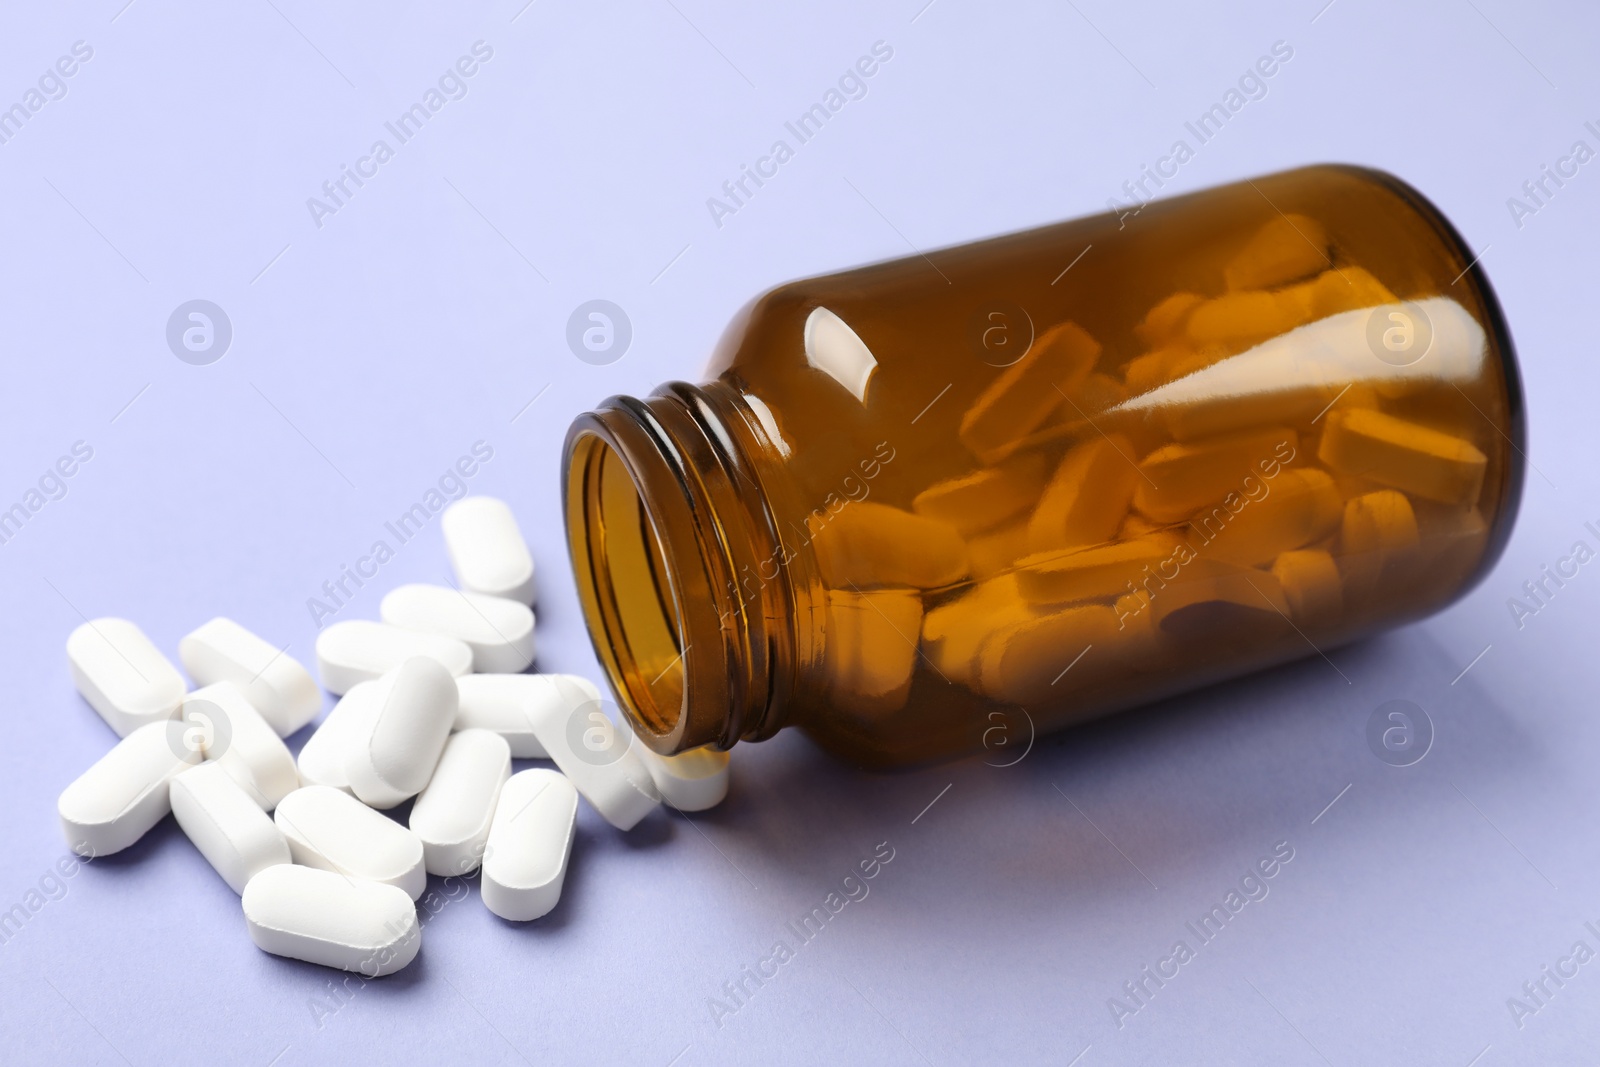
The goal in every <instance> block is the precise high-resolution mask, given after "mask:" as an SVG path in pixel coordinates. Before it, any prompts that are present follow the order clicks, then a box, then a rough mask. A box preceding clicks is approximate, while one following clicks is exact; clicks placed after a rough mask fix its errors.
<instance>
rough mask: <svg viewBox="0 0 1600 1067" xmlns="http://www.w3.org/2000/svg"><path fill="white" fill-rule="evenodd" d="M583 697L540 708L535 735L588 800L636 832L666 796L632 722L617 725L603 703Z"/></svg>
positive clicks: (572, 688)
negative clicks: (643, 753) (648, 764)
mask: <svg viewBox="0 0 1600 1067" xmlns="http://www.w3.org/2000/svg"><path fill="white" fill-rule="evenodd" d="M557 684H558V687H559V688H561V689H562V690H563V691H564V692H566V693H569V694H579V693H583V690H582V689H581V688H580V687H579V686H577V685H575V684H573V683H557ZM583 695H584V699H578V700H569V701H561V702H555V701H552V702H550V703H549V704H547V705H545V706H543V707H540V708H536V709H534V713H533V714H534V718H533V730H534V733H535V734H537V735H538V737H539V743H540V744H541V745H543V746H544V750H545V752H546V753H548V754H549V756H550V758H551V759H553V760H555V762H556V766H557V767H560V768H561V773H562V774H564V775H566V776H567V777H568V778H570V779H571V780H572V784H573V785H574V786H576V787H577V789H578V792H580V793H582V794H583V799H585V800H587V801H588V802H589V803H590V804H592V805H594V808H595V810H596V811H598V812H599V813H600V814H601V816H602V817H603V818H604V819H605V820H606V821H607V822H609V823H610V824H611V825H612V826H615V827H616V828H617V829H619V830H631V829H633V828H634V827H635V826H636V825H638V823H639V820H640V819H643V818H644V817H645V816H646V815H648V814H650V812H652V811H653V810H655V808H656V806H657V805H659V804H660V803H661V794H660V793H658V792H656V786H655V782H654V781H652V780H651V778H650V771H649V769H648V768H646V767H645V765H644V760H643V759H641V758H640V757H639V753H638V751H637V750H638V749H639V748H642V747H643V746H641V745H639V743H638V742H637V741H635V740H634V737H633V732H632V731H631V730H630V729H629V728H628V726H627V724H625V723H624V724H623V725H622V726H620V727H619V726H617V725H616V724H615V723H613V722H612V721H611V720H610V719H609V718H608V717H607V716H606V713H605V711H604V704H603V703H602V702H601V701H600V700H591V699H587V694H586V693H584V694H583Z"/></svg>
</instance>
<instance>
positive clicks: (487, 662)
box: [378, 583, 534, 673]
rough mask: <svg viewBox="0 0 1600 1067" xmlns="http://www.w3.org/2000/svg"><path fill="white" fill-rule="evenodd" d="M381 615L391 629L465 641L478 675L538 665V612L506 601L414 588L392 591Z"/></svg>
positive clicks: (443, 587) (457, 591)
mask: <svg viewBox="0 0 1600 1067" xmlns="http://www.w3.org/2000/svg"><path fill="white" fill-rule="evenodd" d="M378 614H379V615H380V616H382V618H383V621H384V622H386V623H388V624H389V625H390V626H399V627H401V628H403V629H406V630H416V631H417V632H419V633H427V634H438V635H439V636H441V637H453V638H455V639H456V640H457V641H461V642H464V643H465V644H466V646H467V647H468V648H470V649H472V669H473V670H475V671H502V672H508V673H509V672H514V671H523V670H527V669H528V665H529V664H531V663H532V662H533V653H534V644H533V609H531V608H529V607H528V605H526V604H521V603H518V602H517V601H515V600H507V599H506V598H505V597H503V596H489V595H488V594H486V593H469V592H466V591H464V590H460V589H451V588H450V587H449V586H447V585H422V584H419V583H414V584H411V585H402V586H401V587H400V588H398V589H394V590H391V591H390V592H389V593H388V594H387V595H386V596H385V597H384V598H383V601H382V602H381V603H380V604H379V605H378Z"/></svg>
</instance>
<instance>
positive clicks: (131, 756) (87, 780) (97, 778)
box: [56, 722, 200, 857]
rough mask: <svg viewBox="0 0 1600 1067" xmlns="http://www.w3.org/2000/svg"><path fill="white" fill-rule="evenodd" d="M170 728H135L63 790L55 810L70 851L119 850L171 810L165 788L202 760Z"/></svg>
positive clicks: (160, 724) (82, 853)
mask: <svg viewBox="0 0 1600 1067" xmlns="http://www.w3.org/2000/svg"><path fill="white" fill-rule="evenodd" d="M173 725H174V724H173V723H171V722H153V723H149V724H148V725H145V726H141V727H139V728H138V729H137V730H135V731H133V732H132V733H130V734H129V735H128V736H127V737H124V738H123V739H122V740H121V741H118V742H117V744H116V745H115V746H114V747H113V748H112V749H111V751H110V752H107V753H106V754H105V755H104V756H101V757H100V759H99V761H97V762H96V763H95V765H94V766H92V767H90V768H89V769H88V770H86V771H84V772H83V774H81V775H79V776H78V778H77V780H76V781H74V782H73V783H72V784H71V785H69V786H67V788H66V789H64V790H62V791H61V798H60V799H59V800H58V801H56V812H57V814H59V815H60V817H61V831H62V833H64V834H65V835H66V837H67V844H68V845H69V846H71V848H72V851H74V852H76V853H77V854H78V855H80V856H91V857H94V856H109V855H110V854H111V853H113V852H120V851H122V850H123V849H125V848H127V847H128V846H129V845H131V844H133V843H134V842H135V841H137V840H139V838H141V837H143V836H144V835H145V832H146V831H147V830H149V829H150V828H151V827H152V826H154V825H155V824H156V823H158V822H160V821H161V817H162V816H164V815H166V813H167V812H168V811H170V810H172V809H171V804H170V793H169V789H168V786H169V784H170V783H171V781H172V779H173V778H175V777H177V776H178V774H179V773H180V772H182V771H184V770H187V769H188V768H189V767H192V766H194V765H195V764H196V763H199V762H200V753H199V752H197V751H194V750H192V749H190V748H189V747H188V746H186V745H184V744H183V742H182V739H181V738H180V737H179V736H178V735H177V731H176V730H174V729H173Z"/></svg>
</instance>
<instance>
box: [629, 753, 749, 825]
mask: <svg viewBox="0 0 1600 1067" xmlns="http://www.w3.org/2000/svg"><path fill="white" fill-rule="evenodd" d="M639 758H640V759H642V760H644V765H645V766H646V767H647V768H649V770H650V777H651V779H652V780H653V781H654V782H655V783H656V789H657V790H659V791H660V793H661V799H662V800H664V801H666V802H667V803H668V804H671V805H672V806H673V807H675V808H677V809H678V810H679V811H705V810H706V809H707V808H714V807H716V806H717V805H718V804H721V803H722V799H723V798H724V797H726V796H727V795H728V753H727V752H725V751H722V750H720V749H715V748H711V747H710V746H706V747H703V748H692V749H690V750H689V751H687V752H680V753H678V754H677V755H676V756H661V755H657V754H656V753H654V752H652V751H650V750H649V749H648V748H646V747H645V746H644V745H642V744H641V745H639Z"/></svg>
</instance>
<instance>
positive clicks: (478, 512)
mask: <svg viewBox="0 0 1600 1067" xmlns="http://www.w3.org/2000/svg"><path fill="white" fill-rule="evenodd" d="M439 525H440V528H441V529H442V530H443V531H444V547H445V551H446V552H448V553H449V554H450V566H452V567H454V568H455V572H456V579H457V580H458V581H459V582H460V583H461V587H462V588H463V589H470V590H472V591H473V592H474V593H488V594H489V595H490V596H503V597H507V598H509V599H511V600H516V601H520V602H521V603H524V604H532V603H533V598H534V595H535V589H534V576H533V556H532V554H531V553H529V552H528V543H527V542H526V541H524V540H523V539H522V530H521V529H520V528H518V526H517V519H516V516H515V515H513V514H511V508H510V507H509V506H508V505H507V504H506V502H505V501H504V500H499V499H496V498H495V497H492V496H469V497H467V498H466V499H464V500H458V501H456V502H455V503H454V504H451V505H450V506H449V507H447V508H445V509H444V514H443V515H442V516H440V519H439Z"/></svg>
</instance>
